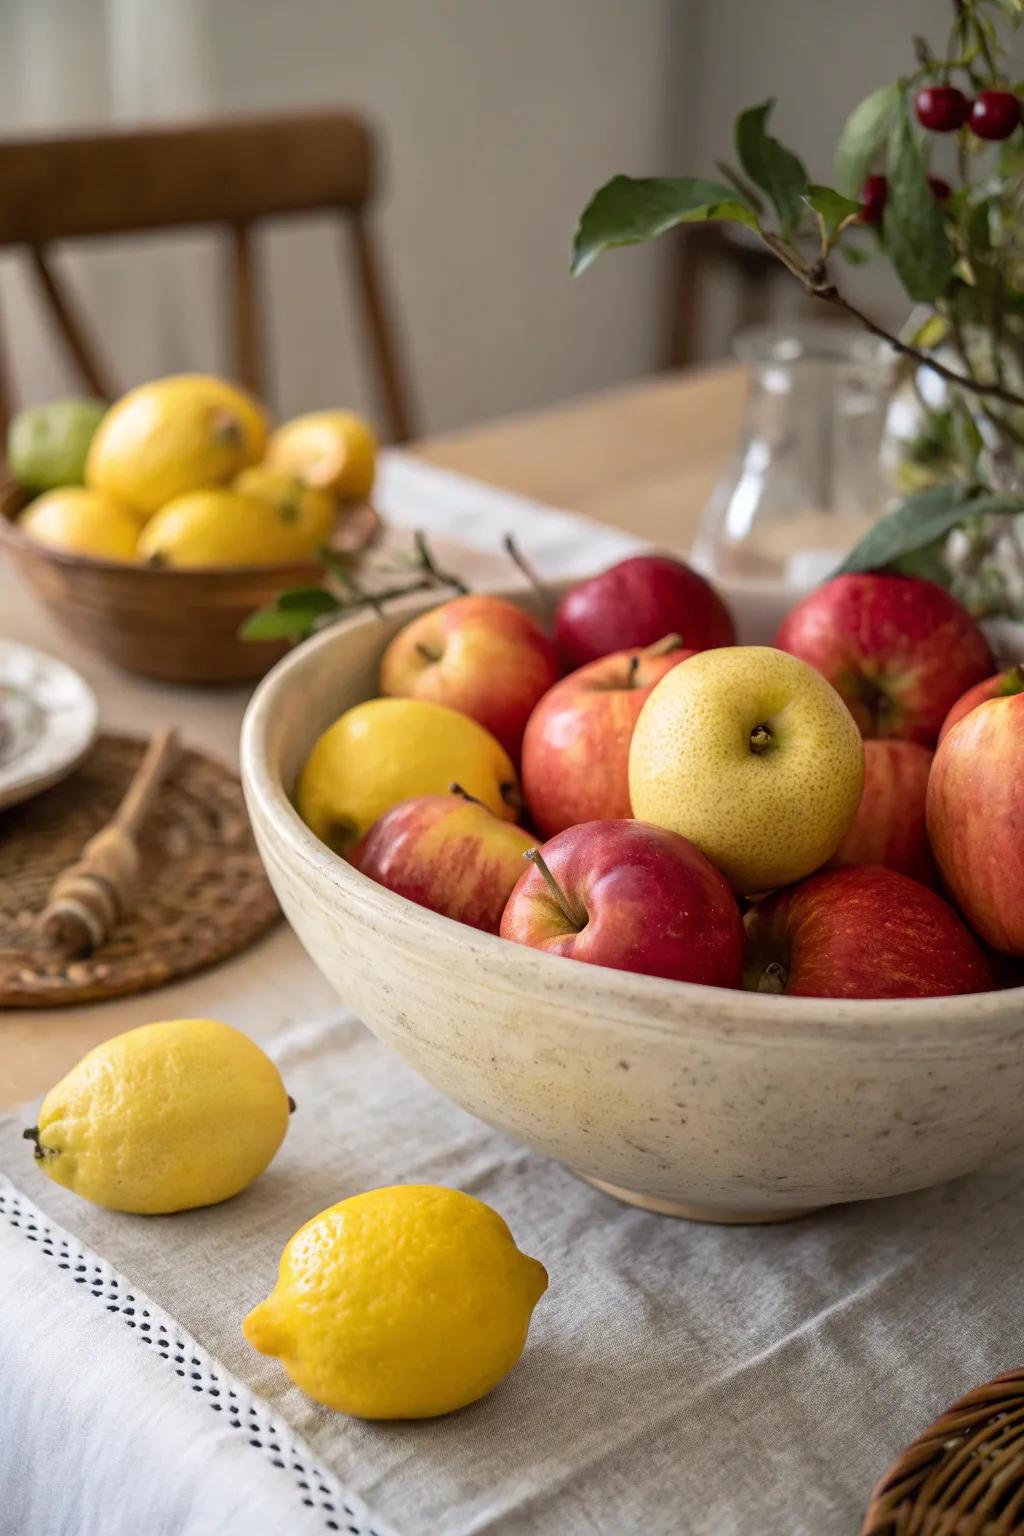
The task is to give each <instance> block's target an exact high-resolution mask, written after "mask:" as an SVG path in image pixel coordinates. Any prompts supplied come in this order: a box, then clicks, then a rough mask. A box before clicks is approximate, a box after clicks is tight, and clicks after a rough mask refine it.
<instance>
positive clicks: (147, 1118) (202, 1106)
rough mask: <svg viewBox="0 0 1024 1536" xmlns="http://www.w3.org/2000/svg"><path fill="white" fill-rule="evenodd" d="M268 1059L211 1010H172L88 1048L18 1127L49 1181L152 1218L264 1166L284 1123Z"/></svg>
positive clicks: (281, 1093) (224, 1195)
mask: <svg viewBox="0 0 1024 1536" xmlns="http://www.w3.org/2000/svg"><path fill="white" fill-rule="evenodd" d="M290 1107H291V1106H290V1102H289V1099H288V1095H287V1094H286V1093H285V1090H284V1084H283V1083H282V1082H281V1076H280V1073H279V1072H278V1070H277V1068H276V1067H275V1066H274V1063H273V1062H272V1061H271V1060H270V1057H269V1056H267V1055H266V1054H265V1053H264V1052H263V1051H261V1050H260V1048H259V1046H258V1045H256V1044H255V1043H254V1041H252V1040H250V1039H249V1037H248V1036H247V1035H243V1034H241V1033H240V1031H239V1030H237V1029H232V1028H231V1027H230V1026H229V1025H227V1024H219V1023H217V1021H216V1020H214V1019H172V1020H170V1021H169V1022H167V1023H162V1024H145V1025H143V1026H142V1028H141V1029H130V1030H129V1031H128V1032H127V1033H126V1034H123V1035H115V1036H114V1038H113V1039H112V1040H107V1041H105V1042H104V1043H103V1044H102V1045H97V1046H96V1047H95V1048H94V1049H93V1050H91V1051H89V1053H88V1054H87V1055H86V1056H83V1057H82V1060H81V1061H80V1062H79V1063H78V1065H77V1066H75V1067H72V1069H71V1071H70V1072H69V1073H68V1075H67V1076H66V1077H65V1078H63V1079H62V1080H61V1081H60V1082H59V1083H58V1084H57V1086H56V1087H55V1088H51V1089H50V1092H49V1093H48V1094H47V1095H46V1098H45V1099H44V1100H43V1104H42V1108H41V1109H40V1111H39V1124H38V1125H37V1126H36V1127H35V1128H34V1129H33V1130H31V1131H26V1132H25V1135H26V1137H29V1138H30V1139H31V1140H33V1141H34V1142H35V1143H36V1148H35V1156H36V1160H37V1162H38V1164H39V1166H40V1168H41V1169H42V1170H43V1172H44V1173H45V1174H46V1175H47V1177H48V1178H51V1179H52V1180H53V1182H54V1183H55V1184H63V1185H64V1187H65V1189H70V1190H71V1191H72V1192H73V1193H74V1194H76V1195H81V1196H82V1198H83V1199H84V1200H91V1201H92V1202H93V1204H94V1205H103V1206H107V1207H108V1208H109V1209H110V1210H114V1211H136V1212H139V1213H140V1214H143V1215H147V1216H152V1215H163V1214H166V1213H168V1212H170V1211H187V1210H191V1209H192V1208H193V1207H194V1206H198V1205H215V1204H216V1203H217V1202H218V1201H219V1200H227V1199H229V1198H230V1197H231V1196H232V1195H237V1194H238V1192H239V1190H242V1189H245V1187H246V1185H247V1184H251V1183H252V1181H253V1179H255V1178H257V1177H258V1176H259V1175H260V1174H261V1173H262V1172H263V1170H264V1168H266V1166H267V1165H268V1163H269V1162H270V1161H271V1159H272V1158H273V1156H274V1153H275V1152H276V1151H277V1149H278V1147H279V1146H280V1145H281V1142H282V1141H283V1140H284V1133H285V1131H286V1130H287V1128H288V1113H289V1109H290Z"/></svg>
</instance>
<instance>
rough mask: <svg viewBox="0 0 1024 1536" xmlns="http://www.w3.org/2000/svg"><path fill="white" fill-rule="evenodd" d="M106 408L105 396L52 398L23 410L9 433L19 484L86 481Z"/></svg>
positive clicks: (46, 487) (30, 487) (33, 486)
mask: <svg viewBox="0 0 1024 1536" xmlns="http://www.w3.org/2000/svg"><path fill="white" fill-rule="evenodd" d="M106 410H107V407H106V405H104V403H103V401H102V400H50V401H48V402H47V403H46V404H45V405H30V406H26V408H25V409H24V410H23V411H19V412H18V413H17V415H16V416H15V417H14V419H13V421H12V422H11V425H10V428H9V430H8V433H7V461H8V463H9V464H10V467H11V473H12V474H13V475H14V478H15V479H16V480H17V481H18V484H19V485H23V486H24V487H25V489H26V490H27V491H52V490H54V489H56V487H57V486H59V485H81V484H83V481H84V475H85V458H86V454H87V453H88V452H89V444H90V443H91V442H92V440H93V435H94V433H95V431H96V428H97V427H98V426H99V424H100V422H101V421H102V420H103V417H104V415H105V414H106Z"/></svg>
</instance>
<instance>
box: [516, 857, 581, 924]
mask: <svg viewBox="0 0 1024 1536" xmlns="http://www.w3.org/2000/svg"><path fill="white" fill-rule="evenodd" d="M523 858H524V859H529V861H530V863H531V864H532V865H533V866H534V868H535V869H536V871H537V873H538V874H539V875H540V877H541V879H542V880H543V881H544V884H545V885H546V886H547V888H548V890H549V891H550V892H551V894H552V896H553V897H554V898H555V901H556V902H557V903H558V908H559V911H560V912H561V914H562V916H563V917H564V918H565V920H566V922H567V923H568V924H569V926H570V927H571V928H574V929H575V930H576V932H577V933H579V932H580V931H581V930H582V929H584V928H585V927H586V926H587V922H588V917H587V913H586V910H585V909H583V910H581V909H580V908H578V907H576V906H575V905H574V904H573V903H572V902H571V901H570V900H569V898H568V896H567V895H566V893H565V892H564V891H563V890H562V887H561V886H560V885H559V883H558V881H557V880H556V879H555V877H554V875H553V874H552V873H551V870H550V869H549V868H548V864H547V860H546V859H545V858H544V855H543V854H542V853H541V851H540V849H539V848H527V850H526V852H525V853H524V854H523Z"/></svg>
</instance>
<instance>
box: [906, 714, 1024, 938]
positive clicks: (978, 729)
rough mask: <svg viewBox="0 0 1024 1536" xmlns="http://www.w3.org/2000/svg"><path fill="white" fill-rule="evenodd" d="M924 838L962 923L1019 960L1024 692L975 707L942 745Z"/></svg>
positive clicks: (1023, 894)
mask: <svg viewBox="0 0 1024 1536" xmlns="http://www.w3.org/2000/svg"><path fill="white" fill-rule="evenodd" d="M928 835H929V837H930V838H931V841H932V848H933V850H934V852H935V858H936V862H937V863H938V866H939V869H940V870H941V872H942V878H943V879H944V880H945V882H946V884H947V885H948V887H949V889H950V892H951V893H952V896H953V900H954V901H955V902H956V904H957V906H958V907H959V908H960V910H961V912H962V913H963V914H964V916H965V917H966V918H967V921H968V922H969V923H970V924H971V926H972V927H973V928H975V929H976V930H977V932H978V933H980V934H981V937H982V938H983V939H984V940H985V942H986V944H990V945H991V946H992V948H993V949H999V950H1003V951H1004V952H1005V953H1006V954H1010V955H1024V693H1017V694H1013V695H1011V696H1010V697H1008V698H1002V699H989V701H988V703H987V704H979V706H978V708H977V709H974V710H972V711H971V712H970V714H968V715H966V716H965V717H964V719H962V720H961V721H960V723H959V724H958V725H955V726H954V727H953V729H952V730H951V731H950V733H949V735H948V736H947V737H946V739H945V741H943V743H942V745H941V747H940V748H939V750H938V751H937V752H936V754H935V762H934V763H933V764H932V771H931V776H930V778H929V780H928Z"/></svg>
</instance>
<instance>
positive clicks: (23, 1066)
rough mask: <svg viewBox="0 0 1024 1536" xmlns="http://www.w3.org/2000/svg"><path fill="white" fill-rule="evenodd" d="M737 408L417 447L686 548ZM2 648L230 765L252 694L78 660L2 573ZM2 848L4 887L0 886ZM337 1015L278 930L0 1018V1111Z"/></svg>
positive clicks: (627, 391) (665, 387)
mask: <svg viewBox="0 0 1024 1536" xmlns="http://www.w3.org/2000/svg"><path fill="white" fill-rule="evenodd" d="M742 400H743V376H742V373H741V372H740V371H739V370H737V369H735V368H732V367H730V368H725V369H717V370H709V371H698V372H691V373H688V374H680V375H663V376H661V377H659V378H656V379H651V380H641V381H640V382H638V383H636V384H631V385H629V386H627V387H625V388H623V389H619V390H615V391H612V392H609V393H605V394H601V395H595V396H592V397H590V398H589V399H585V400H581V401H578V402H573V403H570V404H568V405H564V406H555V407H553V408H551V409H549V410H543V411H536V412H531V413H529V414H527V415H521V416H516V417H511V418H508V419H506V420H503V421H498V422H495V423H492V424H489V425H485V426H482V427H476V428H472V429H469V430H467V431H464V432H458V433H452V434H449V435H447V436H444V437H437V438H433V439H430V440H427V441H424V442H422V443H419V444H417V445H416V446H415V448H414V450H413V451H414V452H415V453H417V454H419V455H420V456H421V457H422V458H424V459H426V460H428V461H429V462H430V463H432V464H436V465H439V466H441V467H443V468H446V469H451V470H455V471H457V472H458V473H460V474H465V475H469V476H471V477H473V478H475V479H478V480H483V481H486V482H488V483H489V484H492V485H497V486H501V487H504V488H505V489H508V490H512V491H516V492H519V493H520V494H522V495H526V496H530V497H533V498H534V499H536V500H538V501H542V502H550V503H551V504H552V505H554V506H561V507H566V508H570V509H572V510H574V511H579V512H585V513H588V514H589V515H590V516H591V517H594V518H596V519H598V521H600V522H604V523H609V524H611V525H613V526H617V527H621V528H624V529H627V530H628V531H630V532H633V533H637V534H640V535H642V536H643V537H645V538H649V539H652V540H653V541H655V542H657V543H659V544H663V545H665V546H668V547H675V548H678V549H685V548H687V547H688V545H689V544H690V541H691V540H692V537H693V533H694V523H695V518H696V515H697V513H698V512H699V509H700V508H701V506H703V504H704V502H705V501H706V499H707V496H708V494H709V492H710V490H711V487H712V485H713V483H714V480H715V478H716V476H717V475H718V473H719V472H720V470H721V469H722V467H723V465H724V463H725V462H726V460H727V459H728V455H729V452H730V449H731V447H732V445H733V443H734V441H735V436H736V429H737V426H738V424H739V417H740V412H741V409H742ZM0 635H2V636H3V637H4V638H7V639H12V640H22V641H24V642H25V643H26V644H31V645H35V646H38V647H40V648H41V649H43V650H48V651H50V652H51V653H53V654H56V655H62V656H64V657H65V658H66V659H67V660H69V661H71V662H72V663H73V665H74V666H76V667H77V668H78V670H79V671H80V672H81V673H82V675H83V676H84V677H85V678H86V680H87V682H88V683H89V684H90V686H91V687H92V688H93V689H94V691H95V692H96V695H97V697H98V699H99V702H100V709H101V714H102V718H103V722H104V725H105V726H106V727H107V728H108V729H111V730H119V729H120V730H127V731H129V732H133V733H135V734H141V733H144V732H150V731H152V730H154V729H156V728H157V727H158V726H161V725H174V726H177V727H178V728H179V729H180V730H181V731H182V733H183V735H185V736H186V737H187V739H188V740H189V741H190V742H191V743H194V744H196V745H198V746H202V747H205V748H207V749H208V750H209V751H210V752H211V753H213V754H214V755H216V756H219V757H222V758H224V759H226V760H229V761H234V760H236V758H237V741H238V729H239V725H240V723H241V717H242V712H243V710H244V708H245V704H246V700H247V698H248V690H244V689H234V690H227V691H224V690H214V691H211V690H201V689H187V688H171V687H167V686H163V685H160V684H156V683H147V682H146V681H145V680H143V679H139V678H131V677H128V676H126V675H124V674H122V673H119V672H117V671H115V670H114V669H113V668H111V667H109V666H107V665H106V663H105V662H103V661H102V660H100V659H99V658H98V657H96V656H93V655H91V654H88V653H86V652H82V651H76V650H74V649H73V647H72V646H71V645H70V644H69V642H68V640H67V638H66V637H65V636H63V635H62V634H61V632H60V631H59V630H58V629H57V628H56V627H55V626H54V625H53V624H52V622H51V621H50V620H49V618H48V617H47V615H46V614H45V613H44V612H43V610H42V609H41V608H40V607H39V605H38V604H37V603H36V602H35V600H34V599H33V598H32V597H31V595H30V594H29V593H27V592H26V591H24V590H23V589H22V588H20V587H18V586H17V585H16V584H15V583H14V580H13V575H12V573H11V572H10V570H9V569H6V568H3V567H0ZM2 862H3V854H2V845H0V878H2V877H3V869H2ZM337 1006H338V1001H337V997H336V995H335V993H334V991H333V989H332V988H331V987H329V986H328V984H327V982H326V981H324V979H323V978H322V977H321V975H320V973H319V971H317V970H316V968H315V967H314V965H313V964H312V962H311V961H310V960H309V959H308V958H307V956H306V954H305V952H304V951H303V950H302V949H301V947H300V946H299V943H298V940H297V939H296V938H294V936H293V935H292V933H291V931H290V930H289V929H288V928H287V927H286V926H285V925H284V924H283V923H282V924H281V925H280V926H279V927H278V928H277V929H276V930H275V931H274V932H273V933H272V934H271V935H270V936H269V937H268V938H267V939H265V940H264V941H263V942H261V943H260V944H257V945H256V946H254V947H253V948H252V949H250V950H248V951H247V952H246V953H244V954H242V955H240V956H238V957H237V958H236V959H234V960H230V961H228V962H226V963H225V964H224V965H220V966H217V967H215V968H214V969H212V970H210V971H206V972H204V973H203V974H201V975H199V976H197V977H194V978H191V979H186V980H184V981H182V982H178V983H175V984H173V985H171V986H168V987H164V988H162V989H160V990H159V991H155V992H150V993H144V994H142V995H141V996H138V997H130V998H125V999H123V1000H121V1001H118V1002H112V1003H98V1004H94V1005H91V1006H86V1007H80V1008H64V1009H45V1010H36V1009H24V1010H12V1011H9V1012H0V1108H9V1107H12V1106H13V1105H15V1104H18V1103H21V1102H22V1101H24V1100H26V1099H29V1098H33V1097H34V1096H35V1095H37V1094H39V1093H42V1092H44V1091H45V1090H46V1089H47V1088H49V1087H50V1086H51V1085H52V1084H53V1083H54V1082H56V1081H57V1080H58V1079H59V1078H60V1077H61V1076H62V1075H63V1074H64V1072H66V1071H67V1069H68V1068H69V1067H70V1066H71V1065H72V1064H73V1063H74V1062H75V1061H77V1060H78V1058H79V1057H80V1056H81V1055H82V1054H83V1053H84V1052H85V1051H86V1050H88V1049H89V1048H90V1047H91V1046H93V1045H95V1044H97V1043H98V1042H99V1041H100V1040H103V1039H106V1038H107V1037H109V1036H110V1035H113V1034H116V1033H118V1032H119V1031H120V1030H124V1029H131V1028H134V1027H135V1026H136V1025H138V1024H145V1023H150V1022H151V1021H152V1020H154V1019H168V1018H189V1017H196V1016H203V1017H214V1018H221V1019H224V1020H226V1021H227V1022H229V1023H232V1024H237V1025H238V1026H239V1027H241V1028H244V1029H245V1030H246V1031H247V1032H248V1033H250V1034H252V1035H254V1036H255V1037H257V1038H260V1037H261V1036H265V1035H269V1034H271V1033H272V1032H273V1031H274V1030H276V1029H277V1028H278V1027H280V1026H281V1025H282V1024H284V1023H286V1022H288V1021H290V1020H293V1019H294V1020H298V1019H308V1018H313V1017H316V1016H317V1015H318V1014H324V1013H327V1012H329V1011H331V1010H333V1009H335V1008H336V1007H337Z"/></svg>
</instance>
